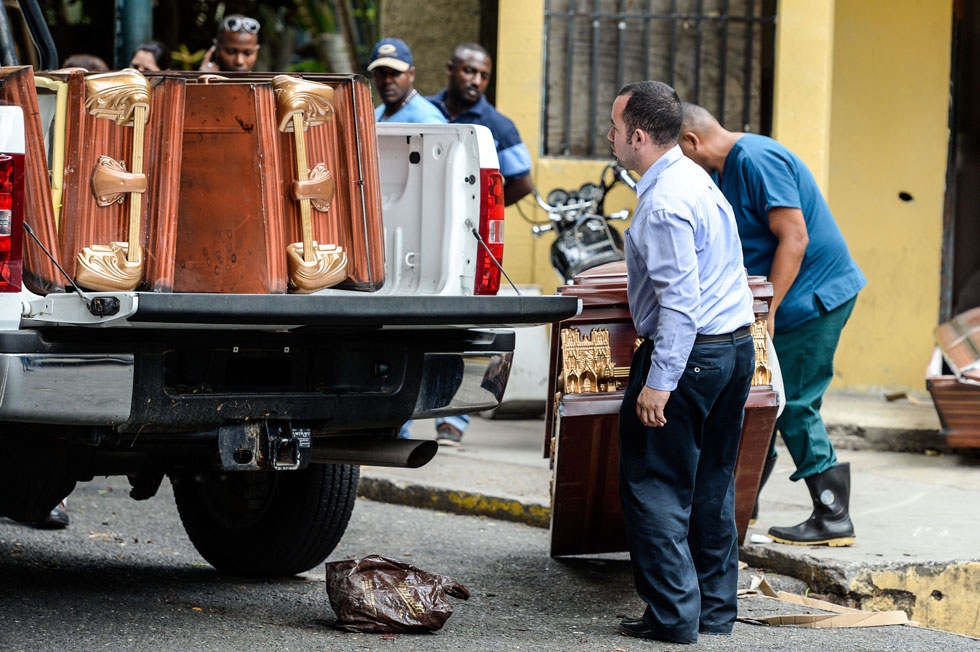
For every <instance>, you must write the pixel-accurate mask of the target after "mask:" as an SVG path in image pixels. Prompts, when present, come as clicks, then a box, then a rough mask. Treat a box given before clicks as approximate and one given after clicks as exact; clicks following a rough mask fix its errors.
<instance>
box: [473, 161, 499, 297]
mask: <svg viewBox="0 0 980 652" xmlns="http://www.w3.org/2000/svg"><path fill="white" fill-rule="evenodd" d="M480 237H481V238H483V241H484V242H485V243H487V248H488V249H490V253H492V254H493V257H494V258H496V259H497V262H498V263H500V264H501V265H502V264H503V262H504V178H503V177H502V176H500V171H499V170H493V169H489V168H486V169H482V170H480ZM499 289H500V268H499V267H497V265H496V264H495V263H494V262H493V260H491V258H490V254H488V253H487V250H486V249H484V248H483V247H482V246H480V245H478V246H477V253H476V283H475V284H474V287H473V293H474V294H497V290H499Z"/></svg>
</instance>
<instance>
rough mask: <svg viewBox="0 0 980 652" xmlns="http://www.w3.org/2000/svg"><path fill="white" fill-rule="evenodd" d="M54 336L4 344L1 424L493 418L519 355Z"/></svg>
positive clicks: (369, 343) (503, 340) (440, 334)
mask: <svg viewBox="0 0 980 652" xmlns="http://www.w3.org/2000/svg"><path fill="white" fill-rule="evenodd" d="M53 330H55V331H59V332H56V333H50V332H48V333H39V332H33V331H20V332H18V333H14V334H6V336H3V335H0V350H3V351H6V352H5V353H0V421H18V422H31V423H51V424H65V425H82V426H110V427H112V428H113V429H115V430H116V431H118V432H121V433H125V432H140V433H153V432H202V431H208V430H212V429H214V428H217V427H219V426H221V425H225V424H228V423H237V422H243V421H247V420H256V419H267V420H284V421H290V422H293V423H295V424H297V425H304V426H306V427H310V428H312V429H313V430H314V431H316V432H322V433H336V432H350V431H355V430H381V429H389V428H397V427H398V426H399V425H401V424H402V423H404V422H405V421H406V420H408V419H409V418H423V417H433V416H446V415H452V414H463V413H466V412H473V411H478V410H485V409H491V408H493V407H496V406H497V405H498V404H499V402H500V399H501V397H502V396H503V391H504V388H505V387H506V385H507V378H508V375H509V373H510V366H511V359H512V355H513V349H514V334H513V332H511V331H492V330H475V329H474V330H464V329H452V330H449V331H414V330H401V331H399V330H390V331H388V330H386V331H372V332H368V333H364V334H358V335H355V334H352V333H343V334H325V333H322V332H320V333H286V332H282V333H260V332H236V333H227V332H222V333H220V334H217V333H208V332H206V331H182V332H179V333H175V332H171V331H163V332H161V331H154V332H144V333H141V337H138V338H127V341H126V342H120V341H119V337H118V336H119V334H120V332H119V331H118V330H116V329H113V332H112V333H110V332H108V331H94V332H93V331H90V330H89V331H86V334H87V335H89V337H86V338H80V339H78V340H76V341H71V340H65V339H59V340H55V339H52V337H53V336H54V335H63V333H61V332H60V331H63V329H53ZM74 330H77V329H73V331H74ZM133 333H134V331H131V330H130V331H127V332H126V334H127V335H132V334H133ZM96 334H98V335H101V336H102V337H94V338H93V337H91V336H92V335H96ZM113 334H115V336H116V337H115V341H113V339H112V337H111V336H112V335H113ZM99 340H102V341H99ZM100 349H101V352H96V351H99V350H100Z"/></svg>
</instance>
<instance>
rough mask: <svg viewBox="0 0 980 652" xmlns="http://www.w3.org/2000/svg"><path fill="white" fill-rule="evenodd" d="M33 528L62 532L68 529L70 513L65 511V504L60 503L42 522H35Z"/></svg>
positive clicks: (32, 524)
mask: <svg viewBox="0 0 980 652" xmlns="http://www.w3.org/2000/svg"><path fill="white" fill-rule="evenodd" d="M31 526H32V527H35V528H37V529H39V530H62V529H64V528H66V527H68V512H66V511H65V504H64V503H58V505H57V506H55V508H54V509H52V510H51V513H49V514H48V515H47V516H45V517H44V518H43V519H41V520H40V521H34V522H33V523H31Z"/></svg>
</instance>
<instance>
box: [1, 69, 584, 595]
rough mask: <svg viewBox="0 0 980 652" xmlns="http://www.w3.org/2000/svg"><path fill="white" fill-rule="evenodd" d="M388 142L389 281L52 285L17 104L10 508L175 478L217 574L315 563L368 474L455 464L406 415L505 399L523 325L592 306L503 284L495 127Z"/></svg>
mask: <svg viewBox="0 0 980 652" xmlns="http://www.w3.org/2000/svg"><path fill="white" fill-rule="evenodd" d="M355 81H356V82H357V83H364V82H363V80H362V79H361V80H355ZM41 100H42V101H41V107H40V109H41V114H42V115H43V114H44V112H45V106H44V103H45V101H48V100H45V99H44V98H41ZM27 133H31V131H30V130H28V131H27ZM48 145H49V144H46V145H45V148H44V149H45V151H49V150H50V147H48ZM377 147H378V153H379V156H378V159H377V160H379V161H380V181H381V197H382V204H381V205H382V214H383V222H384V248H385V282H384V284H383V285H382V286H381V287H380V289H376V290H375V291H371V292H365V291H359V290H338V289H326V290H321V291H319V292H315V293H313V294H305V295H298V294H272V293H270V294H231V293H226V294H220V293H211V294H203V293H195V292H183V293H181V292H158V291H157V292H154V291H146V290H145V289H139V288H138V289H137V290H133V291H122V292H120V291H116V292H109V291H91V290H86V291H81V290H78V289H77V288H76V287H74V286H73V285H72V284H71V283H69V282H67V281H66V282H65V284H64V289H65V291H57V292H50V293H47V294H44V293H40V292H32V291H31V290H29V289H28V288H27V287H26V286H25V285H24V283H22V279H21V276H22V271H23V270H22V267H23V265H24V261H23V254H22V252H23V251H24V247H25V243H26V242H31V241H30V240H28V238H32V236H31V234H30V233H29V232H28V231H29V230H30V228H29V227H37V224H36V223H34V222H35V220H36V219H37V216H34V215H32V214H30V212H29V211H25V210H24V207H25V205H29V204H30V202H27V201H25V197H24V194H25V187H24V176H25V175H24V166H25V158H24V153H25V151H27V152H31V151H38V148H37V147H34V148H32V147H30V143H25V114H24V112H23V111H22V109H21V107H19V106H9V105H8V106H0V446H2V450H3V454H2V458H0V459H2V460H4V463H3V466H2V471H0V516H7V517H10V518H14V519H18V520H23V521H30V520H34V519H38V518H40V517H42V516H43V515H45V514H47V512H48V511H49V510H51V509H52V507H54V506H55V505H56V504H57V503H58V501H59V500H60V499H61V498H62V497H64V496H66V495H67V494H68V493H70V492H71V490H72V489H73V487H74V486H75V484H76V482H80V481H86V480H91V479H92V478H94V477H96V476H103V475H109V474H125V475H127V476H128V477H129V479H130V483H131V484H132V494H131V495H132V497H133V498H135V499H137V500H142V499H147V498H150V497H151V496H153V495H154V494H155V493H156V492H157V490H158V488H159V486H160V484H161V482H162V480H163V479H164V477H165V476H166V477H169V478H170V480H171V482H172V484H173V488H174V494H175V498H176V502H177V507H178V509H179V512H180V516H181V519H182V521H183V523H184V526H185V529H186V531H187V533H188V535H189V537H190V538H191V540H192V541H193V543H194V545H195V546H196V547H197V549H198V550H199V551H200V552H201V554H202V555H203V556H204V557H205V559H207V560H208V561H209V562H210V563H212V564H213V565H214V566H215V567H217V568H218V569H220V570H223V571H227V572H231V573H235V574H239V575H249V576H263V575H288V574H294V573H297V572H302V571H304V570H307V569H309V568H312V567H313V566H315V565H316V564H318V563H319V562H320V561H322V560H323V559H324V558H325V557H326V556H327V555H328V554H329V553H330V552H331V550H333V548H334V547H335V546H336V544H337V542H338V541H339V539H340V537H341V535H342V534H343V532H344V529H345V528H346V526H347V522H348V519H349V517H350V514H351V509H352V507H353V503H354V500H355V498H356V495H357V484H358V464H362V463H364V464H376V465H383V464H388V465H401V466H412V467H417V466H421V465H422V464H424V463H425V462H427V461H428V460H429V459H431V457H432V456H433V455H434V454H435V449H436V448H437V446H436V444H435V442H433V441H414V440H399V439H397V435H396V433H397V430H398V428H399V426H400V425H401V424H402V423H403V422H404V421H406V420H407V419H410V418H427V417H436V416H448V415H455V414H464V413H469V412H474V411H480V410H486V409H491V408H493V407H495V406H496V405H497V404H498V402H499V400H500V398H501V396H502V394H503V391H504V388H505V386H506V383H507V377H508V372H509V368H510V365H511V357H512V352H513V349H514V334H513V332H512V331H511V330H507V327H509V326H515V325H523V324H536V323H538V324H539V323H546V322H553V321H558V320H560V319H565V318H568V317H570V316H572V315H575V314H576V313H577V312H578V310H579V303H578V300H577V299H574V298H567V297H559V296H551V297H540V296H537V297H522V296H500V297H497V296H492V295H493V293H495V291H496V284H497V283H499V280H500V271H499V269H498V268H497V265H496V263H495V262H494V260H493V259H494V258H497V259H499V258H501V257H502V248H503V237H502V236H503V207H502V206H501V205H499V204H500V200H501V179H500V176H499V173H498V172H497V169H496V168H497V158H496V153H495V150H494V147H493V142H492V139H491V136H490V133H489V131H488V130H486V129H485V128H483V127H478V126H472V125H409V124H384V125H378V126H377ZM61 219H62V221H64V220H70V219H72V216H71V215H69V214H64V213H63V214H62V216H61ZM35 230H36V228H35ZM478 236H479V237H478ZM61 289H62V288H59V290H61Z"/></svg>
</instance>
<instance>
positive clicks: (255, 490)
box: [173, 464, 360, 577]
mask: <svg viewBox="0 0 980 652" xmlns="http://www.w3.org/2000/svg"><path fill="white" fill-rule="evenodd" d="M359 478H360V468H359V467H357V466H351V465H347V464H311V465H310V466H309V468H307V469H306V470H304V471H281V472H273V471H258V472H248V471H239V472H232V473H221V472H217V471H206V472H202V473H200V474H195V475H187V476H175V477H174V478H173V483H174V499H175V501H176V503H177V511H178V512H179V513H180V520H181V521H182V522H183V524H184V530H185V531H186V532H187V536H188V537H189V538H190V540H191V543H193V544H194V547H195V548H197V551H198V552H200V553H201V556H202V557H204V558H205V559H206V560H208V562H209V563H210V564H211V565H212V566H214V567H215V568H217V569H218V570H219V571H221V572H224V573H230V574H234V575H241V576H245V577H284V576H290V575H295V574H297V573H302V572H304V571H307V570H310V569H311V568H313V567H314V566H316V565H318V564H319V563H320V562H322V561H323V560H324V559H326V558H327V555H329V554H330V553H331V552H333V549H334V548H335V547H337V543H338V542H340V538H341V536H343V534H344V530H346V529H347V523H348V521H350V515H351V511H352V510H353V509H354V500H355V499H356V498H357V484H358V480H359Z"/></svg>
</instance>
